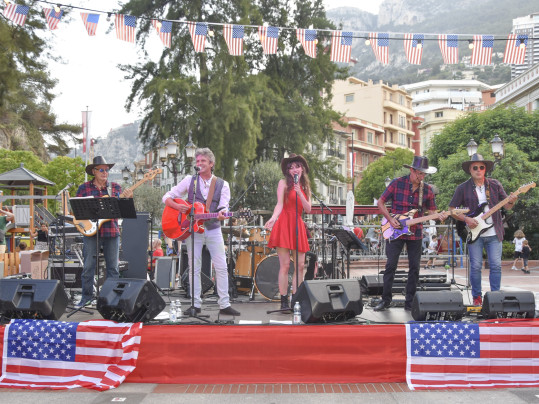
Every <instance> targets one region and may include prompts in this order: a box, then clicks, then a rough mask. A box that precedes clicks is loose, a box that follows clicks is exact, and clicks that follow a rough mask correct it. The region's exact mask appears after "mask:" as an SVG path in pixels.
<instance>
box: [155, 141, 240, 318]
mask: <svg viewBox="0 0 539 404" xmlns="http://www.w3.org/2000/svg"><path fill="white" fill-rule="evenodd" d="M195 165H196V171H198V184H197V189H196V193H195V191H194V182H195V176H191V175H186V176H185V178H184V179H183V180H181V181H180V182H179V183H178V185H176V186H175V187H173V188H172V189H171V190H170V191H168V192H167V193H166V194H165V195H164V196H163V203H164V204H165V205H167V206H169V207H171V208H173V209H175V210H177V211H179V212H181V213H184V214H187V213H189V210H190V207H189V206H187V205H182V204H180V203H177V202H175V201H174V199H177V198H180V199H184V200H185V201H186V202H188V203H189V204H190V205H193V204H194V203H195V202H201V203H202V204H204V205H206V200H207V199H208V196H210V209H209V211H210V212H219V216H218V218H217V219H211V220H208V221H206V222H204V232H203V233H195V238H194V240H195V249H194V252H195V260H194V261H195V273H194V275H195V276H194V304H195V312H196V313H200V311H201V306H202V298H201V296H200V295H201V281H200V268H201V265H202V246H203V245H204V244H206V247H207V248H208V250H209V252H210V256H211V260H212V263H213V265H214V267H215V278H216V282H217V294H218V295H219V300H218V303H219V308H220V314H228V315H232V316H239V315H240V312H239V311H237V310H235V309H234V308H233V307H232V306H231V305H230V297H229V295H228V269H227V264H226V253H225V243H224V240H223V233H222V232H221V222H220V221H222V220H224V219H225V216H224V214H223V213H224V212H226V211H227V210H228V203H229V201H230V187H229V185H228V182H227V181H225V180H223V179H222V178H218V177H216V176H214V175H213V168H214V165H215V156H214V154H213V152H212V151H211V150H210V149H208V148H203V149H197V151H196V152H195ZM211 193H212V194H213V196H211V195H210V194H211ZM185 241H186V244H187V253H188V256H189V266H191V262H192V258H191V237H188V238H187V239H186V240H185ZM189 279H191V277H189Z"/></svg>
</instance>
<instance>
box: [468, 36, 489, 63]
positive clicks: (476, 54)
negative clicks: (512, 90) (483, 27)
mask: <svg viewBox="0 0 539 404" xmlns="http://www.w3.org/2000/svg"><path fill="white" fill-rule="evenodd" d="M473 45H474V47H473V51H472V62H471V63H472V65H489V64H490V63H491V61H492V48H493V47H494V36H492V35H474V36H473Z"/></svg>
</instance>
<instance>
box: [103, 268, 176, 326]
mask: <svg viewBox="0 0 539 404" xmlns="http://www.w3.org/2000/svg"><path fill="white" fill-rule="evenodd" d="M165 306H166V303H165V301H164V300H163V298H162V297H161V296H160V295H159V293H158V292H157V289H156V288H155V286H154V285H153V284H152V283H151V282H150V281H147V280H145V279H128V278H112V279H107V280H106V281H105V283H104V284H103V286H102V287H101V290H100V291H99V297H98V298H97V311H98V312H99V313H100V314H101V315H102V316H103V318H104V319H106V320H114V321H118V322H132V323H134V322H137V321H150V320H152V319H153V318H154V317H155V316H157V315H158V314H159V313H160V312H161V311H162V310H163V309H164V308H165Z"/></svg>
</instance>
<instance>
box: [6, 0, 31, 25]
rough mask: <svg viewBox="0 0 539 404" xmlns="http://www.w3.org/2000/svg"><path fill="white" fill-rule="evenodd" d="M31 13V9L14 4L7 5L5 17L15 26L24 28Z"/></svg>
mask: <svg viewBox="0 0 539 404" xmlns="http://www.w3.org/2000/svg"><path fill="white" fill-rule="evenodd" d="M29 12H30V7H28V6H20V5H18V4H13V3H9V4H6V6H5V7H4V11H3V13H4V16H5V17H6V18H7V19H8V20H10V21H13V22H14V23H15V24H17V25H20V26H21V27H23V26H24V23H25V22H26V17H27V16H28V13H29Z"/></svg>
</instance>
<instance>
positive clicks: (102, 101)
mask: <svg viewBox="0 0 539 404" xmlns="http://www.w3.org/2000/svg"><path fill="white" fill-rule="evenodd" d="M381 2H382V0H370V1H365V0H324V4H325V5H326V8H327V9H331V8H335V7H342V6H349V7H357V8H360V9H362V10H365V11H368V12H371V13H373V14H377V13H378V7H379V5H380V3H381ZM35 4H36V5H35V7H37V8H41V6H45V7H46V6H47V5H45V4H44V3H35ZM63 4H70V5H73V6H78V7H87V8H89V9H92V10H96V11H97V10H98V11H113V10H114V9H115V6H116V5H117V4H118V1H116V0H71V1H65V2H64V3H63ZM80 11H81V10H74V11H73V12H72V13H70V14H71V21H70V22H69V23H66V22H65V21H64V22H63V23H62V22H60V24H59V26H58V29H57V30H55V31H53V32H51V33H50V34H49V35H50V44H51V49H54V53H55V54H56V55H58V56H61V57H62V59H63V62H64V63H52V64H51V65H50V73H51V74H52V76H53V78H55V79H57V80H58V85H57V87H56V91H55V93H56V95H57V98H56V99H55V100H54V101H53V104H52V110H53V112H54V113H55V114H56V115H57V118H58V122H59V123H71V124H80V123H81V120H82V111H86V110H88V111H91V121H90V124H89V134H90V136H91V137H93V138H99V137H105V136H106V135H107V133H108V132H109V131H110V129H113V128H117V127H119V126H122V125H124V124H129V123H132V122H133V121H135V120H136V119H139V118H140V115H139V113H138V107H137V105H134V111H132V112H130V113H127V112H126V110H125V108H124V106H125V102H126V99H127V97H128V96H129V94H130V88H131V84H130V81H127V80H124V78H123V76H124V73H123V72H121V71H120V70H119V69H118V68H117V65H118V64H135V63H136V62H137V60H139V59H140V55H139V53H138V52H139V51H138V50H137V47H136V45H134V44H131V43H129V42H125V41H121V40H119V39H117V38H116V34H115V31H114V29H109V28H110V27H113V23H114V16H112V17H111V21H110V22H107V21H106V15H101V16H100V18H99V24H98V27H97V33H96V35H95V36H92V37H91V36H89V35H88V34H87V32H86V29H85V27H84V25H83V23H82V20H81V17H80ZM107 31H109V32H107ZM147 49H148V50H150V52H151V56H153V57H154V58H158V57H159V54H160V52H161V51H162V49H163V45H162V44H161V41H160V39H159V38H158V37H157V35H150V39H149V41H148V42H147Z"/></svg>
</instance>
